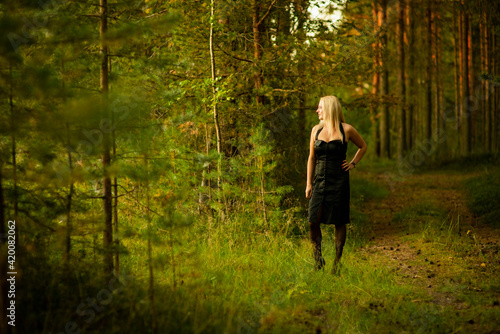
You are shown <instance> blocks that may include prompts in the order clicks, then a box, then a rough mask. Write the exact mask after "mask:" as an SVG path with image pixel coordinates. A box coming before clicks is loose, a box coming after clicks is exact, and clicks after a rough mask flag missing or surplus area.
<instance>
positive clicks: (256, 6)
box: [252, 0, 277, 106]
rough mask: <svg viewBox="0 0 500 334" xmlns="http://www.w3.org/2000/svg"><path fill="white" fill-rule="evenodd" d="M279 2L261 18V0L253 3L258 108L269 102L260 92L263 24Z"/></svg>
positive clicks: (262, 82)
mask: <svg viewBox="0 0 500 334" xmlns="http://www.w3.org/2000/svg"><path fill="white" fill-rule="evenodd" d="M276 2H277V0H273V2H272V3H271V5H270V6H269V8H268V9H267V12H266V13H265V14H264V15H263V16H260V9H261V4H260V0H253V2H252V11H253V13H252V30H253V49H254V59H255V75H254V76H255V78H254V81H255V91H256V94H255V101H256V103H257V105H258V106H260V105H262V104H265V103H266V102H267V101H266V99H265V97H264V96H263V95H261V93H259V92H258V91H259V90H260V89H261V88H262V86H263V84H264V74H263V73H262V68H261V67H260V66H261V64H260V61H261V60H262V42H263V41H262V23H263V22H264V20H265V19H266V18H267V16H268V15H269V13H270V12H271V9H273V7H274V5H275V4H276Z"/></svg>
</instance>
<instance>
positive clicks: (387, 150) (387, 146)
mask: <svg viewBox="0 0 500 334" xmlns="http://www.w3.org/2000/svg"><path fill="white" fill-rule="evenodd" d="M381 4H382V8H381V11H382V25H381V26H385V25H386V22H387V0H381ZM381 42H382V52H383V54H384V56H383V57H382V58H381V62H382V76H381V90H380V94H381V95H382V98H383V99H384V100H385V99H386V97H387V95H389V69H388V66H387V63H386V55H387V32H386V31H383V32H382V36H381ZM380 152H381V156H383V157H386V158H390V157H391V137H390V126H389V106H388V104H387V103H385V102H384V103H383V104H382V116H381V119H380Z"/></svg>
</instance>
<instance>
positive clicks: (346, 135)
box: [306, 96, 366, 273]
mask: <svg viewBox="0 0 500 334" xmlns="http://www.w3.org/2000/svg"><path fill="white" fill-rule="evenodd" d="M316 113H317V114H318V118H319V120H320V123H319V124H318V125H316V126H314V127H313V129H312V132H311V141H310V152H309V159H308V161H307V186H306V198H310V200H309V214H308V220H309V237H310V239H311V241H312V244H313V248H314V260H315V268H316V269H321V268H323V267H324V266H325V260H324V259H323V257H322V255H321V239H322V237H321V228H320V224H334V225H335V248H336V256H335V262H334V264H333V269H332V273H335V272H337V269H338V266H337V265H338V263H339V261H340V258H341V256H342V250H343V249H344V244H345V240H346V224H349V223H350V216H349V196H350V195H349V194H350V190H349V171H350V170H351V169H353V168H356V165H357V164H358V163H359V161H360V160H361V158H363V155H364V154H365V152H366V143H365V141H364V140H363V138H362V137H361V136H360V135H359V133H358V131H356V129H355V128H354V127H352V126H351V125H349V124H347V123H345V121H344V115H343V114H342V107H341V105H340V102H339V100H338V99H337V98H336V97H335V96H325V97H322V98H321V100H320V101H319V105H318V110H316ZM350 141H352V142H353V143H354V145H356V146H357V147H358V148H359V149H358V151H357V152H356V154H355V155H354V158H353V159H352V160H351V161H350V162H347V160H346V152H347V144H348V143H349V142H350ZM313 176H314V179H313Z"/></svg>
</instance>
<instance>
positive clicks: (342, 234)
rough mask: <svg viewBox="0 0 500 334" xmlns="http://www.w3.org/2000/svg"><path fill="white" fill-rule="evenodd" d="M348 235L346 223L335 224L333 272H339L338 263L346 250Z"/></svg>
mask: <svg viewBox="0 0 500 334" xmlns="http://www.w3.org/2000/svg"><path fill="white" fill-rule="evenodd" d="M346 235H347V229H346V226H345V224H343V225H335V262H334V263H333V269H332V273H336V272H338V263H339V262H340V258H341V257H342V251H343V250H344V245H345V239H346Z"/></svg>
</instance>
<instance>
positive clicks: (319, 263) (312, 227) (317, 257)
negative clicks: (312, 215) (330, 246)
mask: <svg viewBox="0 0 500 334" xmlns="http://www.w3.org/2000/svg"><path fill="white" fill-rule="evenodd" d="M322 208H323V206H321V207H320V209H319V213H318V217H317V219H316V222H314V223H313V222H309V238H310V240H311V242H312V245H313V249H314V261H315V262H316V265H315V268H316V269H317V270H319V269H321V268H323V267H324V265H325V260H324V259H323V257H322V256H321V240H322V235H321V228H320V218H321V209H322Z"/></svg>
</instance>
